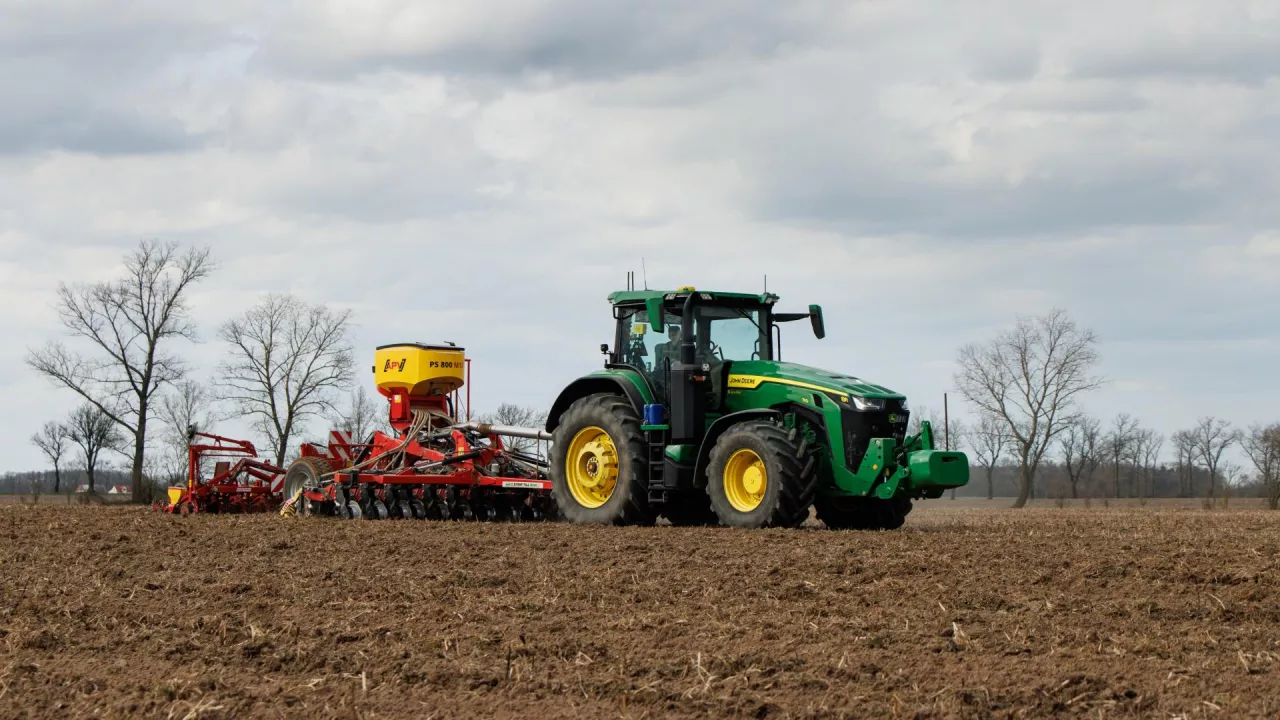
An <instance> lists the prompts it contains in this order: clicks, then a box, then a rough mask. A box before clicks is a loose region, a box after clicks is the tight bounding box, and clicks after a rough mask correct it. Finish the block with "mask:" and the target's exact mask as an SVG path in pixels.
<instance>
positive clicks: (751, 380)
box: [728, 360, 906, 402]
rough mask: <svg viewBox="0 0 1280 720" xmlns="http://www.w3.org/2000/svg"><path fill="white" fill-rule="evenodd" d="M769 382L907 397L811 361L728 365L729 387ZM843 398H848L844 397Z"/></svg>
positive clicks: (853, 393) (859, 394)
mask: <svg viewBox="0 0 1280 720" xmlns="http://www.w3.org/2000/svg"><path fill="white" fill-rule="evenodd" d="M767 382H774V383H779V384H782V385H792V386H797V387H803V388H808V389H810V390H816V391H819V392H826V393H829V394H834V395H837V396H844V395H847V396H852V397H862V398H884V399H887V400H906V398H905V397H904V396H903V395H900V394H898V393H896V392H894V391H892V390H890V389H889V388H886V387H883V386H881V385H876V384H874V383H869V382H867V381H866V380H862V379H859V378H856V377H853V376H851V375H845V374H843V373H836V372H831V371H830V370H822V369H820V368H815V367H809V366H808V365H798V364H796V363H788V362H772V361H767V360H739V361H736V362H733V363H732V364H731V365H730V367H729V382H728V386H729V387H730V388H742V389H747V390H749V389H754V388H756V387H759V386H760V385H761V384H763V383H767ZM842 402H848V401H847V400H842Z"/></svg>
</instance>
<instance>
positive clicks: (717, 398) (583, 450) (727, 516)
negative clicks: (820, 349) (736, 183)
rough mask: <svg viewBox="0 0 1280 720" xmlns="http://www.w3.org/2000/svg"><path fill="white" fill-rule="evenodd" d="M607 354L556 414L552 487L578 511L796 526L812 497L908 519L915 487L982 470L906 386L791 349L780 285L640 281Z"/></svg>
mask: <svg viewBox="0 0 1280 720" xmlns="http://www.w3.org/2000/svg"><path fill="white" fill-rule="evenodd" d="M609 301H610V303H612V305H613V314H614V317H615V318H616V320H617V329H616V332H615V336H614V342H613V346H612V347H610V346H609V345H608V344H605V345H601V346H600V350H601V352H602V353H604V354H605V355H606V357H607V359H606V361H605V367H604V369H603V370H599V371H596V372H593V373H591V374H589V375H587V376H585V377H582V378H580V379H578V380H576V381H574V382H573V383H572V384H570V385H569V386H568V387H567V388H565V389H564V391H563V392H561V393H560V396H559V397H558V398H556V401H555V404H554V405H553V406H552V408H551V411H550V413H549V415H548V417H547V430H548V431H549V432H551V433H552V437H553V442H552V450H551V478H552V493H553V494H554V496H555V500H556V504H557V505H558V506H559V509H560V512H561V513H562V514H563V515H564V516H565V517H566V518H567V519H568V520H570V521H571V522H576V523H603V524H618V525H630V524H638V525H643V524H651V523H653V522H654V521H655V520H656V519H657V517H658V516H659V515H662V516H664V517H666V518H667V519H668V520H669V521H670V522H671V523H672V524H674V525H713V524H722V525H728V526H732V527H740V528H764V527H796V526H798V525H800V524H801V523H803V522H804V521H805V520H807V519H808V518H809V514H810V508H815V507H816V509H817V515H818V518H819V519H820V520H822V522H823V523H825V524H826V525H827V527H830V528H835V529H863V530H871V529H886V530H891V529H897V528H899V527H901V526H902V524H903V522H904V521H905V520H906V516H907V513H909V512H910V511H911V501H912V499H913V498H936V497H941V495H942V493H943V492H944V491H945V490H948V489H951V488H956V487H960V486H963V485H965V484H967V483H968V481H969V461H968V458H967V457H966V456H965V455H964V453H959V452H944V451H940V450H935V449H934V446H933V431H932V428H931V427H930V426H929V423H927V422H926V423H921V429H920V432H919V434H917V435H912V436H909V437H908V436H907V421H908V411H907V405H906V398H904V397H903V396H902V395H899V394H897V393H895V392H893V391H891V390H888V389H886V388H884V387H881V386H879V385H873V384H871V383H868V382H865V381H863V380H859V379H857V378H855V377H851V376H849V375H845V374H842V373H836V372H830V371H827V370H819V369H817V368H812V367H807V366H804V365H797V364H794V363H786V362H782V361H781V337H782V336H781V332H780V330H779V327H778V325H779V323H786V322H794V321H797V320H805V319H808V320H810V322H811V323H812V326H813V332H814V334H815V335H816V336H817V337H818V338H822V337H824V336H825V334H826V331H825V329H824V326H823V319H822V308H820V307H819V306H817V305H810V306H809V312H806V313H780V312H775V311H774V305H775V304H776V303H777V301H778V296H777V295H773V294H770V293H767V292H766V293H764V294H758V295H753V294H746V293H726V292H702V291H697V290H695V289H694V288H688V287H686V288H681V289H680V290H677V291H675V292H664V291H656V290H654V291H650V290H628V291H622V292H615V293H613V294H612V295H610V296H609Z"/></svg>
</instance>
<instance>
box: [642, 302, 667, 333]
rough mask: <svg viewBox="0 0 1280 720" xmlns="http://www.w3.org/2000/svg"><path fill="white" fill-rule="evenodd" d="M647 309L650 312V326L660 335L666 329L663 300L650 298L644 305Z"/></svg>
mask: <svg viewBox="0 0 1280 720" xmlns="http://www.w3.org/2000/svg"><path fill="white" fill-rule="evenodd" d="M644 306H645V309H646V310H648V312H649V325H650V326H652V327H653V331H654V332H656V333H660V332H662V331H663V329H664V327H663V324H662V298H660V297H656V298H649V299H648V300H646V301H645V303H644Z"/></svg>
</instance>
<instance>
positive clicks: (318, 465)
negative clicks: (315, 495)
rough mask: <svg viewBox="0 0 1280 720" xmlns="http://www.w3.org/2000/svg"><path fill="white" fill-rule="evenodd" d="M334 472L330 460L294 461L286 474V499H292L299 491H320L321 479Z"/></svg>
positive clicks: (305, 458) (299, 459) (312, 458)
mask: <svg viewBox="0 0 1280 720" xmlns="http://www.w3.org/2000/svg"><path fill="white" fill-rule="evenodd" d="M331 472H333V466H332V465H330V464H329V461H328V460H325V459H324V458H319V457H302V458H298V459H297V460H294V461H293V463H291V464H290V465H289V469H288V470H286V471H285V473H284V497H285V499H288V498H291V497H293V496H295V495H297V494H298V491H299V490H319V489H320V483H321V479H322V478H323V477H324V476H325V475H328V474H329V473H331Z"/></svg>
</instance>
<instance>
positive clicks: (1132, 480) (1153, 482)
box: [948, 462, 1267, 500]
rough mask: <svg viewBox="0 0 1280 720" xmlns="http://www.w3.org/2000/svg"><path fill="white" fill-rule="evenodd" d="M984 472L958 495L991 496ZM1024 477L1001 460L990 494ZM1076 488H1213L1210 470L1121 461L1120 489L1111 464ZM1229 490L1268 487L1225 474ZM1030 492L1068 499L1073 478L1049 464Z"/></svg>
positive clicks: (1178, 493)
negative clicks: (1236, 480) (1147, 467)
mask: <svg viewBox="0 0 1280 720" xmlns="http://www.w3.org/2000/svg"><path fill="white" fill-rule="evenodd" d="M986 473H987V471H986V469H985V468H982V467H978V466H974V467H972V468H971V471H970V475H969V484H968V485H967V486H965V487H963V488H960V490H958V491H957V492H956V495H957V497H966V498H974V497H987V496H988V487H987V477H986ZM1020 477H1021V476H1020V470H1019V468H1018V465H1017V464H1016V463H1009V464H1002V465H997V466H996V467H995V469H994V472H993V473H992V476H991V485H992V487H991V488H990V494H991V495H993V496H995V497H1015V496H1017V494H1018V489H1019V488H1018V483H1019V480H1020ZM1077 490H1078V493H1077V494H1078V496H1079V497H1081V498H1085V497H1088V498H1098V499H1101V498H1193V497H1199V498H1203V497H1205V496H1206V495H1207V494H1208V492H1209V473H1208V471H1206V470H1205V469H1204V468H1200V467H1195V468H1191V467H1187V466H1183V467H1181V468H1179V467H1177V466H1175V465H1172V464H1165V465H1160V466H1158V467H1155V468H1152V469H1151V471H1150V473H1148V472H1147V471H1145V470H1144V469H1143V468H1142V467H1138V468H1136V472H1135V471H1133V470H1132V469H1131V468H1128V467H1123V466H1122V467H1121V468H1120V482H1119V491H1117V488H1116V477H1115V472H1114V469H1113V468H1112V467H1111V466H1107V467H1105V468H1099V469H1098V472H1097V473H1096V474H1095V476H1094V477H1093V479H1092V481H1089V479H1088V478H1084V479H1082V480H1081V482H1080V486H1079V487H1078V489H1077ZM1228 490H1229V492H1230V494H1231V496H1233V497H1258V498H1264V497H1266V494H1267V489H1266V486H1264V485H1263V484H1262V483H1260V482H1257V481H1252V480H1251V481H1248V482H1241V483H1239V484H1238V485H1234V486H1230V487H1229V488H1225V489H1224V488H1223V487H1222V478H1221V477H1219V478H1218V488H1217V492H1218V494H1220V495H1221V494H1225V493H1226V492H1227V491H1228ZM1031 491H1032V492H1031V496H1032V497H1033V498H1038V499H1042V500H1045V499H1058V498H1067V499H1070V498H1071V497H1072V493H1071V482H1070V480H1069V478H1068V475H1067V470H1066V467H1065V466H1064V465H1062V464H1060V463H1057V462H1050V463H1046V464H1045V465H1044V466H1042V467H1041V468H1040V472H1039V473H1038V474H1037V476H1036V480H1035V482H1034V483H1033V485H1032V488H1031ZM948 497H950V496H949V495H948Z"/></svg>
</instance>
